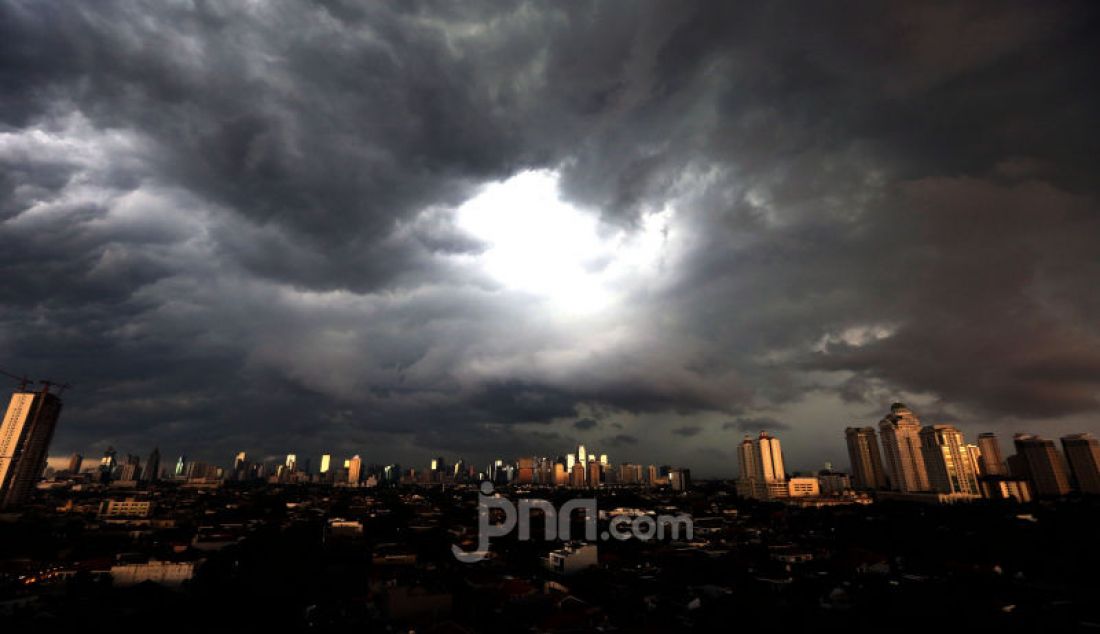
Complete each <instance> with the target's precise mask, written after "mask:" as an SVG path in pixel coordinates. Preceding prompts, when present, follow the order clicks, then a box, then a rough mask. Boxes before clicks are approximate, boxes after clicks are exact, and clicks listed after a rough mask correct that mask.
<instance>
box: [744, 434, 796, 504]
mask: <svg viewBox="0 0 1100 634" xmlns="http://www.w3.org/2000/svg"><path fill="white" fill-rule="evenodd" d="M738 457H739V458H740V463H741V464H740V478H739V479H738V481H737V492H738V494H739V495H743V496H745V497H751V498H757V499H767V498H771V497H786V493H787V472H786V471H785V469H784V466H783V450H782V448H781V447H780V444H779V439H778V438H776V437H774V436H771V435H769V434H768V433H767V432H764V431H762V432H760V435H759V436H758V437H757V438H755V439H753V438H752V437H750V436H746V437H745V439H744V440H743V441H741V444H740V445H739V446H738Z"/></svg>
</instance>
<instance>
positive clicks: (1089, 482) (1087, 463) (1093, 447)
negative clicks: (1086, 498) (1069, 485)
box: [1062, 434, 1100, 495]
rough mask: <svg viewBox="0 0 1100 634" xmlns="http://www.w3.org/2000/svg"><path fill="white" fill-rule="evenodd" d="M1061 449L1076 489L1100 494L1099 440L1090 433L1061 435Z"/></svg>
mask: <svg viewBox="0 0 1100 634" xmlns="http://www.w3.org/2000/svg"><path fill="white" fill-rule="evenodd" d="M1062 451H1063V452H1065V454H1066V462H1068V463H1069V470H1070V474H1071V475H1072V476H1073V482H1074V484H1076V485H1077V490H1078V491H1080V492H1081V493H1089V494H1093V495H1100V440H1097V439H1096V438H1095V437H1094V436H1093V435H1092V434H1071V435H1069V436H1062Z"/></svg>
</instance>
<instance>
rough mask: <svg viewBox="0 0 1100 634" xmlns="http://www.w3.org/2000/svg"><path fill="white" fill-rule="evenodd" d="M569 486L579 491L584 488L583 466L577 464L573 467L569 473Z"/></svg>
mask: <svg viewBox="0 0 1100 634" xmlns="http://www.w3.org/2000/svg"><path fill="white" fill-rule="evenodd" d="M569 485H570V486H572V487H574V488H577V489H580V488H583V487H584V465H583V464H581V463H579V462H578V463H577V464H575V465H573V470H572V471H571V472H570V478H569Z"/></svg>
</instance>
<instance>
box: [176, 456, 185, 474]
mask: <svg viewBox="0 0 1100 634" xmlns="http://www.w3.org/2000/svg"><path fill="white" fill-rule="evenodd" d="M186 473H187V456H184V455H181V456H180V457H179V459H177V460H176V470H175V472H174V474H173V475H174V476H175V477H177V478H182V477H184V475H186Z"/></svg>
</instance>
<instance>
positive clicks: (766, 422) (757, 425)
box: [722, 416, 791, 433]
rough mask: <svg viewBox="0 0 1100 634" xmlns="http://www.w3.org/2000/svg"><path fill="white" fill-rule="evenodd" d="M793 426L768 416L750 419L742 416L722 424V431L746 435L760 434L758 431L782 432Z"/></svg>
mask: <svg viewBox="0 0 1100 634" xmlns="http://www.w3.org/2000/svg"><path fill="white" fill-rule="evenodd" d="M790 428H791V426H790V425H788V424H786V423H781V422H779V421H777V420H775V419H774V418H771V417H768V416H760V417H748V416H742V417H740V418H737V419H734V420H731V421H728V422H725V423H722V429H724V430H731V429H732V430H737V431H743V432H746V433H749V432H758V431H762V430H763V431H771V432H776V431H782V430H785V429H790Z"/></svg>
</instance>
